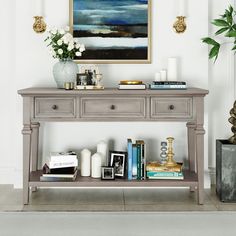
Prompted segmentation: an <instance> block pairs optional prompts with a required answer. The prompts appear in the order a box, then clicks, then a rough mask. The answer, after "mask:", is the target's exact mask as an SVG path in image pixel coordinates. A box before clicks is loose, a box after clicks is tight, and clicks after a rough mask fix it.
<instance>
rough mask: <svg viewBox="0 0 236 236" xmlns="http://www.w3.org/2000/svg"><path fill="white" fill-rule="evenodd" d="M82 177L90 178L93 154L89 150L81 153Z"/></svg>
mask: <svg viewBox="0 0 236 236" xmlns="http://www.w3.org/2000/svg"><path fill="white" fill-rule="evenodd" d="M80 166H81V176H90V169H91V152H90V151H89V150H88V149H83V150H82V151H81V159H80Z"/></svg>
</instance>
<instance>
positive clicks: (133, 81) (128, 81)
mask: <svg viewBox="0 0 236 236" xmlns="http://www.w3.org/2000/svg"><path fill="white" fill-rule="evenodd" d="M120 84H124V85H125V84H129V85H136V84H143V82H142V81H141V80H121V81H120Z"/></svg>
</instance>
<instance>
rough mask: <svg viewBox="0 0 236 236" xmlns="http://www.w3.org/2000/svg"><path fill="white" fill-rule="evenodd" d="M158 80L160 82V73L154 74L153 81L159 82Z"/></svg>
mask: <svg viewBox="0 0 236 236" xmlns="http://www.w3.org/2000/svg"><path fill="white" fill-rule="evenodd" d="M160 80H161V74H160V72H157V73H156V74H155V81H160Z"/></svg>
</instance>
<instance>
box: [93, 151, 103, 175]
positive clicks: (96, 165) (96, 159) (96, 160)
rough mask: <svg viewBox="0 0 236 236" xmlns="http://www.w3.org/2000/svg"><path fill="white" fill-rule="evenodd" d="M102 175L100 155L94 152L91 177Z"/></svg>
mask: <svg viewBox="0 0 236 236" xmlns="http://www.w3.org/2000/svg"><path fill="white" fill-rule="evenodd" d="M101 177H102V155H101V154H100V153H95V154H94V155H93V156H92V178H101Z"/></svg>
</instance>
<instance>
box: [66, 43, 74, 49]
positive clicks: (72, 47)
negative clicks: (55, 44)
mask: <svg viewBox="0 0 236 236" xmlns="http://www.w3.org/2000/svg"><path fill="white" fill-rule="evenodd" d="M74 48H75V47H74V45H73V44H69V46H68V48H67V49H68V51H71V50H73V49H74Z"/></svg>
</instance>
